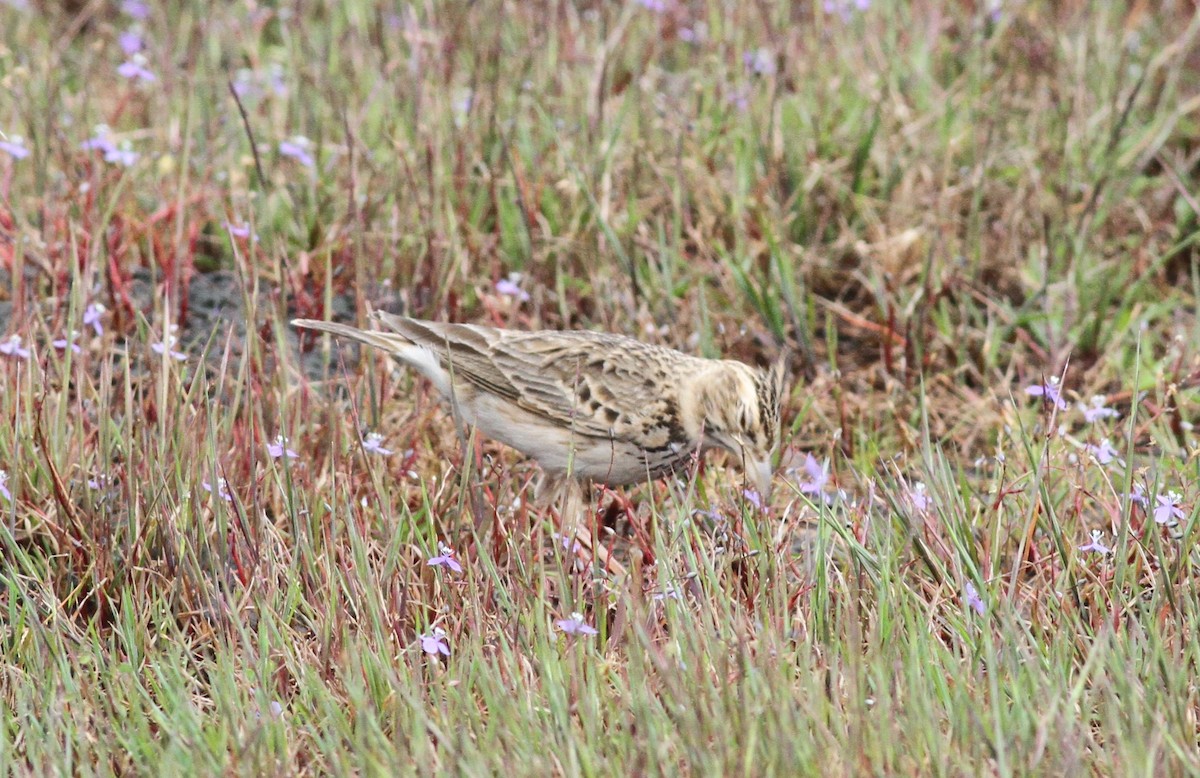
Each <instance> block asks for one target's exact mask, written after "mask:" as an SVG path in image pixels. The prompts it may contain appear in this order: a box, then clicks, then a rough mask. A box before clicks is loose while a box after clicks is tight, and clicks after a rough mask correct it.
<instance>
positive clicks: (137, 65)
mask: <svg viewBox="0 0 1200 778" xmlns="http://www.w3.org/2000/svg"><path fill="white" fill-rule="evenodd" d="M146 65H147V60H146V58H145V57H144V56H142V55H141V54H134V55H133V56H132V57H130V58H129V59H127V60H125V62H124V63H122V64H121V66H120V67H118V68H117V75H119V76H121V77H122V78H128V79H130V80H131V81H135V80H140V81H147V82H149V81H157V80H158V76H156V75H154V73H153V72H152V71H151V70H150V68H148V67H146Z"/></svg>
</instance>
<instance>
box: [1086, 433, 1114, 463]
mask: <svg viewBox="0 0 1200 778" xmlns="http://www.w3.org/2000/svg"><path fill="white" fill-rule="evenodd" d="M1087 450H1088V453H1089V454H1091V455H1092V456H1094V457H1095V458H1096V461H1097V462H1099V463H1100V464H1102V465H1107V464H1111V463H1113V462H1116V463H1117V464H1121V452H1120V451H1117V449H1115V448H1114V447H1113V444H1112V443H1111V442H1109V440H1108V438H1105V439H1104V440H1102V441H1100V444H1099V445H1095V446H1094V445H1092V444H1091V443H1089V444H1088V446H1087Z"/></svg>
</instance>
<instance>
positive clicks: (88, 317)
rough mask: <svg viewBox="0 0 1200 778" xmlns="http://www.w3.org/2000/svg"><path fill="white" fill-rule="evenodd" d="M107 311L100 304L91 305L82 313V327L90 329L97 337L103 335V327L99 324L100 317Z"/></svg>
mask: <svg viewBox="0 0 1200 778" xmlns="http://www.w3.org/2000/svg"><path fill="white" fill-rule="evenodd" d="M107 310H108V309H107V308H105V307H104V305H103V304H101V303H92V304H91V305H89V306H88V307H87V308H86V309H84V311H83V326H85V327H91V328H92V329H93V330H95V331H96V334H97V335H103V334H104V325H103V324H101V322H100V317H101V316H103V315H104V312H105V311H107Z"/></svg>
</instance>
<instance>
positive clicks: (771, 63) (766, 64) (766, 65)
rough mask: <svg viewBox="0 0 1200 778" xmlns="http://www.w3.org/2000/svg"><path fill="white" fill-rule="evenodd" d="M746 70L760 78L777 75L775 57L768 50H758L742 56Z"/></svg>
mask: <svg viewBox="0 0 1200 778" xmlns="http://www.w3.org/2000/svg"><path fill="white" fill-rule="evenodd" d="M742 64H743V65H745V66H746V70H749V71H750V72H751V73H754V74H755V75H759V76H773V75H775V55H774V54H772V53H771V52H770V51H769V50H768V49H766V48H757V49H755V50H754V51H747V52H746V53H745V54H743V55H742Z"/></svg>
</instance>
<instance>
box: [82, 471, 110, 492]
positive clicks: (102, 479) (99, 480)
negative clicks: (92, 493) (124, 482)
mask: <svg viewBox="0 0 1200 778" xmlns="http://www.w3.org/2000/svg"><path fill="white" fill-rule="evenodd" d="M87 485H88V488H89V489H103V488H104V487H106V486H108V476H106V475H104V474H103V473H101V474H99V475H97V476H96V477H95V478H89V479H88V480H87Z"/></svg>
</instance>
